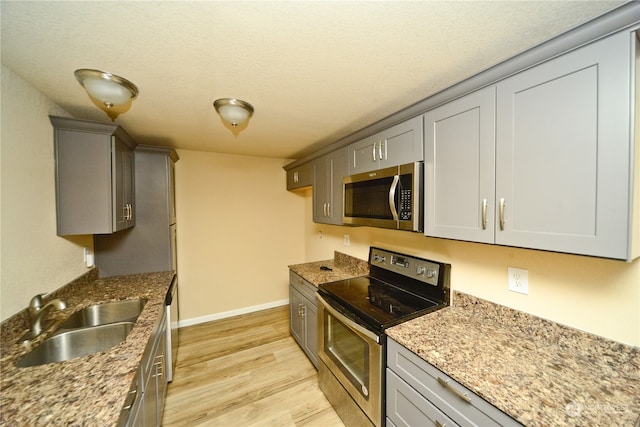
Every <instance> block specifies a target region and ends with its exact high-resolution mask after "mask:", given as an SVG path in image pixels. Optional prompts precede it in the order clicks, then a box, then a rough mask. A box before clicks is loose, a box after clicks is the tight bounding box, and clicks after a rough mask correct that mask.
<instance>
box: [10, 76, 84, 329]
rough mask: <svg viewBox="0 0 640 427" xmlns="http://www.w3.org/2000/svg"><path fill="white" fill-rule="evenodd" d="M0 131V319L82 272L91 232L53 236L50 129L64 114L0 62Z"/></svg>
mask: <svg viewBox="0 0 640 427" xmlns="http://www.w3.org/2000/svg"><path fill="white" fill-rule="evenodd" d="M0 73H1V80H2V90H1V92H0V94H1V108H2V112H1V116H0V119H1V123H2V128H1V132H0V162H1V164H0V185H1V191H0V296H1V298H0V319H1V320H4V319H6V318H8V317H10V316H12V315H13V314H15V313H17V312H18V311H20V310H22V309H23V308H25V307H26V306H27V305H28V304H29V301H30V299H31V297H33V296H34V295H36V294H39V293H48V292H51V291H53V290H55V289H58V288H59V287H61V286H63V285H65V284H67V283H68V282H70V281H71V280H73V279H75V278H76V277H78V276H80V275H82V274H84V273H85V272H86V271H87V268H86V267H85V265H84V252H83V247H84V246H87V247H89V248H91V250H93V239H92V236H75V237H73V238H63V237H58V236H57V235H56V205H55V176H54V170H55V169H54V155H53V127H52V126H51V122H50V121H49V115H58V116H66V117H68V116H69V115H68V114H67V113H66V112H65V111H64V110H62V109H61V108H60V107H58V106H57V105H56V104H54V103H53V102H52V101H51V100H49V99H48V98H47V97H45V96H44V95H43V94H42V93H40V92H39V91H37V90H36V89H35V88H34V87H33V86H31V85H29V84H28V83H26V82H25V81H24V80H22V79H21V78H20V77H19V76H17V75H16V74H15V73H13V72H12V71H11V70H9V69H8V68H6V67H5V66H2V69H1V71H0Z"/></svg>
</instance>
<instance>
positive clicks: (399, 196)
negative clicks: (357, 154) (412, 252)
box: [342, 162, 424, 231]
mask: <svg viewBox="0 0 640 427" xmlns="http://www.w3.org/2000/svg"><path fill="white" fill-rule="evenodd" d="M423 167H424V166H423V163H422V162H415V163H409V164H406V165H400V166H394V167H390V168H385V169H378V170H375V171H371V172H363V173H359V174H357V175H351V176H347V177H344V178H343V180H342V195H343V205H342V206H343V211H342V222H343V223H344V224H351V225H368V226H371V227H382V228H393V229H396V230H410V231H422V230H423V213H422V212H423V209H422V206H423V205H422V203H423Z"/></svg>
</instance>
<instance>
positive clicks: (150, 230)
mask: <svg viewBox="0 0 640 427" xmlns="http://www.w3.org/2000/svg"><path fill="white" fill-rule="evenodd" d="M134 155H135V163H136V170H135V180H136V194H135V198H136V206H137V223H136V226H135V227H133V228H131V229H129V230H125V231H122V232H120V233H114V234H100V235H95V236H94V251H95V255H96V265H97V267H98V271H99V273H100V277H110V276H118V275H123V274H135V273H150V272H154V271H169V270H174V271H176V270H177V265H176V231H177V225H176V213H175V212H176V210H175V178H174V176H175V174H174V170H175V163H176V162H177V161H178V155H177V153H176V152H175V151H174V150H173V149H168V148H163V147H151V146H145V145H138V146H137V147H136V149H135V151H134Z"/></svg>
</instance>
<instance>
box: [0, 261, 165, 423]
mask: <svg viewBox="0 0 640 427" xmlns="http://www.w3.org/2000/svg"><path fill="white" fill-rule="evenodd" d="M173 276H174V273H173V272H172V271H169V272H160V273H148V274H134V275H130V276H119V277H110V278H105V279H98V278H97V271H96V270H95V269H94V270H91V271H90V272H89V273H87V274H85V275H83V276H81V277H80V278H78V279H77V280H75V281H73V282H71V283H70V284H68V285H66V286H64V287H62V288H60V289H59V290H57V291H55V292H53V293H51V294H49V295H47V296H46V298H45V303H46V302H47V301H50V300H51V299H54V298H60V299H62V300H63V301H65V303H66V304H67V308H66V309H64V310H62V311H58V310H52V311H51V312H50V313H49V315H48V318H49V319H52V320H54V323H53V324H52V325H51V326H50V327H49V328H48V329H47V330H46V331H45V332H44V333H43V334H42V335H41V336H39V337H38V338H37V339H36V340H34V341H32V342H31V343H30V344H28V345H22V344H18V343H16V340H18V339H19V338H20V336H21V335H22V334H23V333H24V332H26V331H27V330H28V329H29V328H28V323H27V316H26V311H21V312H20V313H18V314H16V315H14V316H12V317H11V318H9V319H7V320H5V321H4V322H2V325H1V327H2V334H1V342H0V350H1V352H2V353H1V359H0V372H1V374H2V378H1V379H0V424H3V425H25V426H26V425H29V426H44V425H47V426H49V425H69V426H81V425H100V426H108V425H115V424H116V423H117V421H118V417H119V416H120V411H121V409H122V407H123V404H124V401H125V398H126V396H127V393H128V391H129V388H130V386H131V384H132V382H133V379H134V376H135V373H136V371H137V370H138V367H139V365H140V361H141V360H142V355H143V353H144V350H145V347H146V345H147V342H148V341H149V339H150V337H151V335H152V333H153V332H154V329H155V328H156V326H157V321H158V319H159V317H160V315H161V313H162V310H163V309H164V299H165V296H166V293H167V290H168V289H169V286H170V285H171V281H172V279H173ZM134 298H146V299H147V300H148V301H147V303H146V305H145V307H144V309H143V311H142V313H140V316H139V317H138V320H137V321H136V325H135V326H134V328H133V329H132V330H131V332H130V333H129V335H128V336H127V338H126V340H125V341H124V342H122V343H120V344H118V345H117V346H115V347H112V348H111V349H110V350H107V351H104V352H100V353H96V354H92V355H89V356H84V357H79V358H75V359H71V360H68V361H65V362H58V363H49V364H46V365H40V366H33V367H28V368H17V367H16V366H15V365H14V362H15V361H16V360H17V359H18V358H19V357H20V356H22V355H23V354H25V353H27V352H28V351H29V350H31V349H32V348H33V347H35V346H36V345H37V344H39V343H40V342H42V341H44V339H45V338H47V337H48V336H50V335H51V334H52V332H53V331H54V330H55V329H56V328H57V327H58V326H59V325H60V324H61V323H62V322H63V321H64V319H66V318H67V317H68V316H69V315H70V314H71V313H73V312H74V311H76V310H78V309H80V308H83V307H86V306H89V305H91V304H95V303H103V302H110V301H118V300H125V299H134ZM26 304H28V301H26ZM26 304H25V305H26Z"/></svg>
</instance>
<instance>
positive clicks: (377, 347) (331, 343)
mask: <svg viewBox="0 0 640 427" xmlns="http://www.w3.org/2000/svg"><path fill="white" fill-rule="evenodd" d="M316 296H317V298H318V303H319V304H318V357H319V359H320V360H321V361H322V362H323V363H324V365H325V366H326V367H327V368H328V370H329V371H330V374H332V377H333V378H335V379H336V380H337V381H338V382H339V383H340V385H341V386H342V388H343V389H344V390H345V391H346V392H347V393H348V394H349V396H350V397H351V398H352V399H353V401H355V403H357V405H358V406H359V407H360V409H361V410H362V411H363V412H364V413H365V414H366V415H367V417H368V418H369V419H370V420H371V421H372V423H373V424H374V425H376V426H380V425H382V391H383V390H382V372H383V366H382V364H383V361H384V359H383V351H384V348H383V340H384V338H385V337H384V334H377V333H375V332H373V331H370V330H368V329H367V328H365V327H363V326H361V325H360V324H358V323H355V322H354V321H353V320H351V319H349V318H348V317H347V316H345V315H344V314H343V313H341V312H340V310H339V309H337V308H335V307H334V306H333V305H331V304H330V303H329V302H328V301H327V300H326V299H325V298H324V297H322V296H320V295H319V294H316ZM333 378H331V379H330V380H333ZM321 381H322V379H321ZM320 387H321V388H323V385H322V384H320ZM323 391H325V390H324V389H323ZM325 394H326V393H325ZM329 400H330V401H331V399H329ZM332 403H333V402H332ZM334 406H335V405H334ZM336 409H337V408H336Z"/></svg>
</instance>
